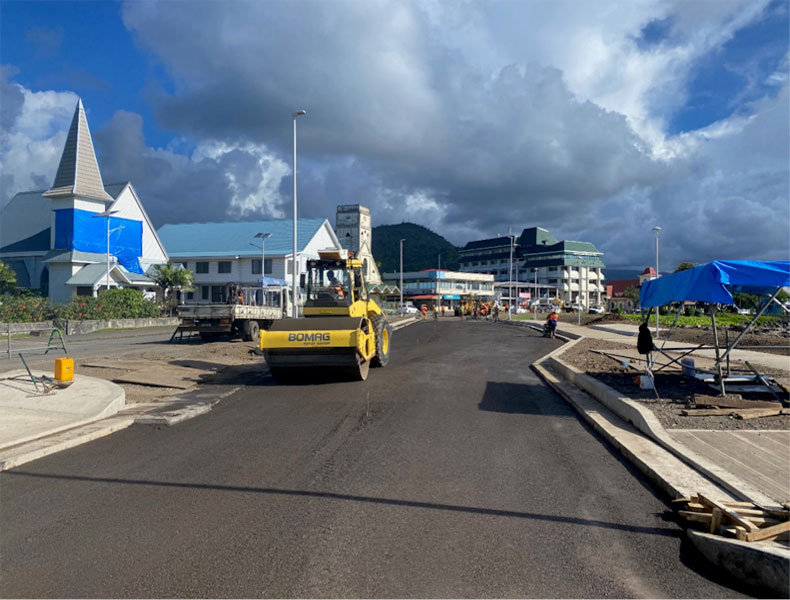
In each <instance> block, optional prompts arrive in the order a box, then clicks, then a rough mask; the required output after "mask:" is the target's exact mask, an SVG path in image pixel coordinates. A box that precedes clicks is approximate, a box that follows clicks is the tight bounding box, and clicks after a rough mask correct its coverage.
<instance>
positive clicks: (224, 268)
mask: <svg viewBox="0 0 790 600" xmlns="http://www.w3.org/2000/svg"><path fill="white" fill-rule="evenodd" d="M217 273H230V261H229V260H221V261H219V262H218V263H217Z"/></svg>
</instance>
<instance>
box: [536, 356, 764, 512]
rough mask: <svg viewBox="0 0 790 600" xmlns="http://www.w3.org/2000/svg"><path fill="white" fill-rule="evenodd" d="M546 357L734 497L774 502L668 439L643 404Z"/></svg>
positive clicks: (670, 438)
mask: <svg viewBox="0 0 790 600" xmlns="http://www.w3.org/2000/svg"><path fill="white" fill-rule="evenodd" d="M549 361H550V363H551V366H552V368H554V369H555V370H556V371H557V372H559V373H560V374H561V375H562V376H563V377H564V378H565V379H567V380H568V381H570V382H571V383H573V384H574V385H576V386H577V387H579V388H581V389H582V390H584V391H585V392H587V393H588V394H590V395H591V396H593V397H594V398H595V399H596V400H598V401H599V402H600V403H601V404H603V405H604V406H606V407H607V408H608V409H609V410H611V411H612V412H614V413H615V414H616V415H617V416H619V417H620V418H621V419H623V420H624V421H626V422H628V423H631V424H632V425H633V426H634V427H636V428H637V429H638V430H639V431H641V432H642V433H644V434H645V435H646V436H648V437H650V438H651V439H653V440H654V441H656V442H657V443H658V444H660V445H661V446H662V447H663V448H665V449H667V450H669V451H670V452H672V453H673V454H675V456H677V457H678V458H680V459H681V460H683V461H684V462H686V463H688V464H689V465H691V466H692V467H694V468H695V469H697V470H698V471H700V472H701V473H702V474H704V475H705V476H706V477H708V478H709V479H711V480H712V481H715V482H716V483H717V484H718V485H720V486H722V487H723V488H724V489H726V490H727V491H729V492H730V493H732V494H734V495H735V496H737V499H739V500H748V501H750V502H757V503H758V504H774V503H775V502H774V500H772V499H771V498H769V497H768V496H766V495H764V494H762V493H761V492H759V491H758V490H756V489H754V488H753V487H751V486H750V485H748V484H746V483H745V482H743V481H741V480H740V479H738V477H736V476H735V475H733V474H732V473H730V472H729V471H726V470H724V469H722V468H721V467H719V466H717V465H715V464H713V463H711V462H710V461H708V460H706V459H704V458H702V457H701V456H699V455H697V454H696V453H694V452H692V451H691V450H689V449H688V448H686V447H685V446H683V445H682V444H681V443H679V442H677V441H675V440H674V439H672V437H670V436H669V434H667V432H666V430H665V429H664V427H663V426H662V425H661V423H660V422H659V420H658V419H657V418H656V416H655V415H654V414H653V413H652V412H651V411H650V409H647V408H644V407H642V406H640V405H639V403H637V402H634V401H633V400H631V399H629V398H626V397H624V396H621V395H620V394H619V393H618V392H617V391H616V390H614V389H613V388H611V387H609V386H608V385H606V384H604V383H601V382H600V381H598V380H597V379H595V378H593V377H590V376H589V375H586V374H584V373H582V372H581V371H579V370H577V369H575V368H574V367H572V366H571V365H568V364H566V363H564V362H563V361H562V360H561V359H560V357H559V356H556V355H555V356H552V357H551V358H550V359H549Z"/></svg>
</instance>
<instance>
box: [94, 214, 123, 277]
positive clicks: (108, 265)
mask: <svg viewBox="0 0 790 600" xmlns="http://www.w3.org/2000/svg"><path fill="white" fill-rule="evenodd" d="M117 212H118V211H117V210H110V209H109V208H108V209H107V210H105V211H102V212H100V213H98V214H95V215H93V218H94V219H96V218H98V217H107V289H108V290H109V289H110V215H114V214H115V213H117Z"/></svg>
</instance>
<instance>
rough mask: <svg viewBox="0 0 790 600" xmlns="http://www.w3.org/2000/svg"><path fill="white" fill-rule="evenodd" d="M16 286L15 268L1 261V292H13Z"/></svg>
mask: <svg viewBox="0 0 790 600" xmlns="http://www.w3.org/2000/svg"><path fill="white" fill-rule="evenodd" d="M14 288H16V273H15V272H14V270H13V269H12V268H11V267H9V266H8V265H7V264H5V263H4V262H3V261H0V294H5V293H6V292H11V291H13V290H14Z"/></svg>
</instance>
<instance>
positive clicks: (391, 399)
mask: <svg viewBox="0 0 790 600" xmlns="http://www.w3.org/2000/svg"><path fill="white" fill-rule="evenodd" d="M558 344H559V341H557V340H547V339H542V338H540V337H538V335H537V334H536V333H535V332H533V331H531V330H528V329H522V328H515V327H507V326H503V325H496V324H493V323H488V322H468V321H466V322H460V321H442V322H439V323H438V324H437V323H434V322H432V321H429V322H425V323H418V324H416V325H413V326H411V327H408V328H406V329H403V330H400V331H397V332H395V334H394V336H393V351H392V360H391V362H390V365H389V366H388V367H386V368H384V369H375V370H373V369H372V370H371V372H370V376H369V378H368V380H367V381H366V382H364V383H322V384H313V385H277V384H275V383H274V382H273V381H272V380H271V379H270V378H269V377H268V376H265V375H261V376H259V377H253V378H252V379H253V380H254V381H253V383H252V384H250V385H247V386H245V387H244V388H242V389H241V390H240V391H238V392H237V393H235V394H233V395H231V396H230V397H228V398H226V399H225V400H223V401H222V403H220V404H219V405H217V406H216V407H215V408H214V410H213V411H212V412H211V413H209V414H207V415H205V416H202V417H199V418H196V419H193V420H191V421H188V422H185V423H182V424H180V425H178V426H175V427H172V428H166V427H165V428H156V427H146V426H133V427H131V428H129V429H126V430H124V431H122V432H119V433H117V434H114V435H112V436H110V437H107V438H103V439H100V440H97V441H95V442H92V443H90V444H85V445H83V446H80V447H78V448H75V449H73V450H70V451H68V452H63V453H61V454H58V455H54V456H51V457H48V458H46V459H42V460H40V461H37V462H34V463H29V464H27V465H24V466H23V467H20V468H19V469H16V470H13V471H8V472H4V473H2V474H0V560H1V561H2V564H0V573H2V575H0V577H1V579H0V594H2V596H4V597H31V596H35V597H53V596H54V597H75V596H79V597H161V596H177V597H197V596H201V597H206V596H210V597H423V598H428V597H717V598H724V597H736V596H742V595H744V594H745V593H748V590H744V589H740V590H739V589H736V588H733V587H729V586H735V585H737V584H736V583H735V582H734V581H728V580H724V579H722V576H721V573H718V572H715V571H713V570H712V569H709V568H708V567H706V566H705V565H704V564H702V562H701V560H700V559H697V558H696V556H695V555H694V554H693V551H691V550H690V549H689V548H688V547H687V545H686V543H685V542H683V535H682V531H681V529H680V528H679V527H678V526H677V525H676V524H675V523H674V522H673V521H672V520H671V519H670V517H669V515H670V514H671V511H670V509H669V507H668V506H667V505H666V504H665V503H664V502H662V501H661V500H660V499H659V497H658V495H657V492H655V491H654V490H653V489H652V488H651V487H650V485H649V484H648V483H647V482H646V481H645V480H644V479H643V478H642V477H641V475H639V474H638V473H637V472H636V471H635V470H634V469H632V468H630V466H629V465H628V464H627V463H626V462H625V461H624V460H622V459H621V458H619V457H618V456H617V455H615V454H614V453H613V452H612V451H611V450H610V449H609V448H608V447H607V446H606V444H605V443H604V442H603V441H601V440H600V438H598V437H597V436H596V435H595V434H594V433H593V432H592V431H591V430H590V429H589V428H588V427H587V426H586V425H584V424H583V423H582V422H581V421H580V420H579V419H578V418H577V416H576V414H575V413H574V412H573V410H572V409H571V408H569V407H568V406H567V405H566V404H565V403H564V401H563V400H562V399H561V398H560V397H558V396H557V395H555V394H554V393H553V392H552V391H551V390H550V389H549V388H547V387H546V386H545V385H543V383H542V382H541V381H540V380H538V379H537V378H536V377H535V375H534V374H533V373H532V371H531V370H530V369H529V365H530V363H531V362H533V361H534V360H535V359H537V358H538V357H540V356H542V355H544V354H546V353H547V352H549V351H551V350H552V349H553V348H555V347H557V345H558Z"/></svg>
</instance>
